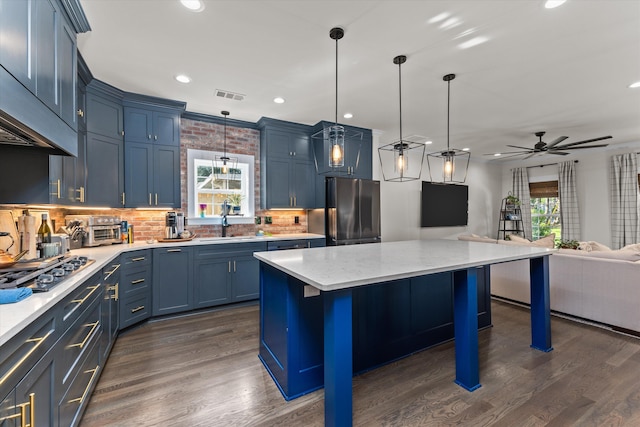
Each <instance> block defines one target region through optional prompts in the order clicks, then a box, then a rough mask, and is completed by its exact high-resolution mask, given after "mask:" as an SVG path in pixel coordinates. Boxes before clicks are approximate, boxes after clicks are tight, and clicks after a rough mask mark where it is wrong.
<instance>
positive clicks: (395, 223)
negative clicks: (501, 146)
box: [373, 132, 502, 242]
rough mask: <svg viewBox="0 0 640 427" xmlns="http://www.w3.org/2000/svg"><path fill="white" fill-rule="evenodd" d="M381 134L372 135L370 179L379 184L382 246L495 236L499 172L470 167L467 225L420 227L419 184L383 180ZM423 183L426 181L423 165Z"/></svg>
mask: <svg viewBox="0 0 640 427" xmlns="http://www.w3.org/2000/svg"><path fill="white" fill-rule="evenodd" d="M379 139H380V134H379V133H376V132H374V135H373V147H374V153H373V179H377V180H380V182H381V183H380V204H381V208H380V215H381V222H382V230H381V231H382V240H383V241H384V242H391V241H398V240H413V239H440V238H452V239H455V238H457V236H458V235H460V234H470V233H475V234H479V235H482V236H485V235H488V236H495V234H496V231H497V229H498V223H497V220H498V209H499V207H500V201H501V199H502V195H501V178H502V176H501V168H500V166H499V165H495V164H491V163H488V162H480V161H475V160H474V158H473V154H472V155H471V161H470V164H469V172H468V175H467V181H466V183H465V184H466V185H468V186H469V225H468V226H466V227H428V228H421V227H420V192H421V188H422V183H421V181H408V182H385V181H383V180H382V171H381V168H380V159H379V157H378V150H377V147H378V146H379V145H380V142H379ZM422 180H424V181H428V180H429V171H428V168H427V164H426V162H425V164H424V167H423V170H422Z"/></svg>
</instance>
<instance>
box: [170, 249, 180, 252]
mask: <svg viewBox="0 0 640 427" xmlns="http://www.w3.org/2000/svg"><path fill="white" fill-rule="evenodd" d="M167 252H182V249H167Z"/></svg>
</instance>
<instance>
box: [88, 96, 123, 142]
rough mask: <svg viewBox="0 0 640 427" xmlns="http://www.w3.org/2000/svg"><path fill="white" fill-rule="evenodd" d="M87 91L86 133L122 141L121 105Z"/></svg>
mask: <svg viewBox="0 0 640 427" xmlns="http://www.w3.org/2000/svg"><path fill="white" fill-rule="evenodd" d="M90 87H91V84H89V88H88V89H87V131H89V132H91V133H96V134H99V135H103V136H108V137H110V138H117V139H122V136H123V134H124V127H123V123H122V121H123V119H122V117H123V113H122V104H120V103H118V102H116V101H115V100H112V99H108V98H106V97H104V96H101V95H100V94H97V93H94V92H93V91H92V90H91V89H90Z"/></svg>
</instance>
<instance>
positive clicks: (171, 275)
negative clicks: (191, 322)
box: [152, 247, 193, 316]
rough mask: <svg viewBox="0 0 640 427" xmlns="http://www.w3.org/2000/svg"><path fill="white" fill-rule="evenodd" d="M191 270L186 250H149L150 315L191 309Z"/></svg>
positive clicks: (190, 253) (179, 248)
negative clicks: (151, 280) (151, 267)
mask: <svg viewBox="0 0 640 427" xmlns="http://www.w3.org/2000/svg"><path fill="white" fill-rule="evenodd" d="M192 268H193V251H192V248H190V247H177V248H158V249H154V250H153V291H152V307H153V309H152V315H153V316H161V315H163V314H170V313H179V312H182V311H188V310H191V309H193V286H192V277H191V276H192Z"/></svg>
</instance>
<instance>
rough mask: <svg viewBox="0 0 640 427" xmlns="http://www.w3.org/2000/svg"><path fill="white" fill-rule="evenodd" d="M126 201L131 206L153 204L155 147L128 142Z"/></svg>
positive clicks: (125, 163) (125, 162)
mask: <svg viewBox="0 0 640 427" xmlns="http://www.w3.org/2000/svg"><path fill="white" fill-rule="evenodd" d="M124 177H125V202H126V206H127V207H129V208H139V207H148V206H152V205H153V200H152V193H153V179H154V178H153V147H152V146H151V145H150V144H148V143H139V142H128V141H127V142H126V144H125V156H124Z"/></svg>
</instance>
